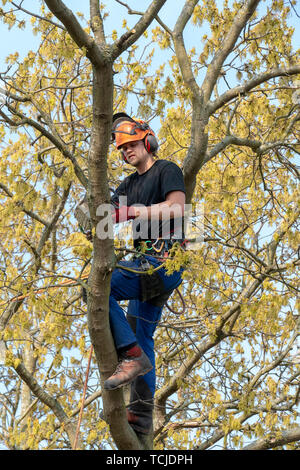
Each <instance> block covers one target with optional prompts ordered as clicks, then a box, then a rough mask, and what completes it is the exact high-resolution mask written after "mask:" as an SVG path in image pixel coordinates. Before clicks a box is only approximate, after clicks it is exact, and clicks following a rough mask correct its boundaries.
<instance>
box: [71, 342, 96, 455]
mask: <svg viewBox="0 0 300 470" xmlns="http://www.w3.org/2000/svg"><path fill="white" fill-rule="evenodd" d="M92 354H93V346H91V347H90V354H89V359H88V365H87V371H86V375H85V381H84V388H83V393H82V402H81V407H80V413H79V417H78V421H77V428H76V434H75V439H74V444H73V448H74V450H76V448H77V442H78V436H79V430H80V425H81V420H82V413H83V408H84V402H85V396H86V389H87V383H88V378H89V372H90V365H91V360H92Z"/></svg>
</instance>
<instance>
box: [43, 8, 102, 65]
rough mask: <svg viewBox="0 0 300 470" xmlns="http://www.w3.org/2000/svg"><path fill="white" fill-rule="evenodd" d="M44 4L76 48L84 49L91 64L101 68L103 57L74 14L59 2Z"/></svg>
mask: <svg viewBox="0 0 300 470" xmlns="http://www.w3.org/2000/svg"><path fill="white" fill-rule="evenodd" d="M45 3H46V4H47V6H48V8H49V10H50V11H51V12H52V13H53V14H54V15H55V16H56V18H57V19H58V20H60V21H61V22H62V23H63V25H64V26H65V28H66V30H67V31H68V33H69V34H70V36H71V38H72V39H73V41H74V42H75V43H76V44H77V46H78V47H80V48H83V47H84V48H85V49H86V56H87V57H88V59H89V60H90V61H91V63H92V64H93V65H94V66H95V67H101V66H102V65H103V64H104V63H105V62H106V58H105V55H104V54H103V53H102V51H101V49H100V48H99V47H98V46H97V44H96V43H95V41H94V39H93V38H91V36H89V35H88V34H87V33H86V32H85V31H84V29H83V28H82V27H81V25H80V23H79V22H78V20H77V18H76V16H75V15H74V13H73V12H72V11H71V10H70V9H69V8H68V7H67V6H66V5H65V4H64V3H63V2H62V1H61V0H45Z"/></svg>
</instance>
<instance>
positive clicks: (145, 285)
mask: <svg viewBox="0 0 300 470" xmlns="http://www.w3.org/2000/svg"><path fill="white" fill-rule="evenodd" d="M150 268H151V264H150V263H149V262H148V261H147V260H146V259H145V258H142V260H141V269H142V270H143V271H148V270H149V269H150ZM171 293H172V291H168V292H166V291H165V286H164V282H163V280H162V278H161V277H160V275H159V274H158V272H156V271H155V272H153V273H152V274H144V273H143V274H140V299H139V300H140V301H141V302H148V303H150V304H152V305H155V306H157V307H163V305H164V304H165V302H166V301H167V300H168V298H169V297H170V295H171Z"/></svg>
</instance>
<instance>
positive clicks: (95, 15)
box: [90, 0, 106, 45]
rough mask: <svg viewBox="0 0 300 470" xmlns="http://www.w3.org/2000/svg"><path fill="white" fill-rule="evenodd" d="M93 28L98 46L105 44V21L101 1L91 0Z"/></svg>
mask: <svg viewBox="0 0 300 470" xmlns="http://www.w3.org/2000/svg"><path fill="white" fill-rule="evenodd" d="M90 17H91V27H92V30H93V33H94V36H95V38H96V42H97V44H98V45H100V44H102V45H104V44H105V42H106V41H105V34H104V28H103V20H102V16H101V12H100V8H99V0H90Z"/></svg>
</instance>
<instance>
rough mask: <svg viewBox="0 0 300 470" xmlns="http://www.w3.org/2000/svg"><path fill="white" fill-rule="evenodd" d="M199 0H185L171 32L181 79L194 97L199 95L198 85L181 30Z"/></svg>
mask: <svg viewBox="0 0 300 470" xmlns="http://www.w3.org/2000/svg"><path fill="white" fill-rule="evenodd" d="M198 1H199V0H187V1H186V3H185V5H184V7H183V9H182V11H181V13H180V15H179V18H178V20H177V22H176V24H175V27H174V31H173V33H172V36H173V40H174V46H175V51H176V56H177V60H178V63H179V67H180V70H181V73H182V77H183V80H184V82H185V84H186V85H187V86H188V87H189V89H190V90H191V91H192V93H193V96H194V98H196V97H199V95H200V93H199V87H198V85H197V83H196V80H195V77H194V74H193V71H192V67H191V64H190V60H189V58H188V55H187V52H186V49H185V45H184V41H183V35H182V34H183V30H184V28H185V26H186V24H187V22H188V21H189V19H190V18H191V16H192V14H193V11H194V8H195V6H196V5H197V3H198Z"/></svg>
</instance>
